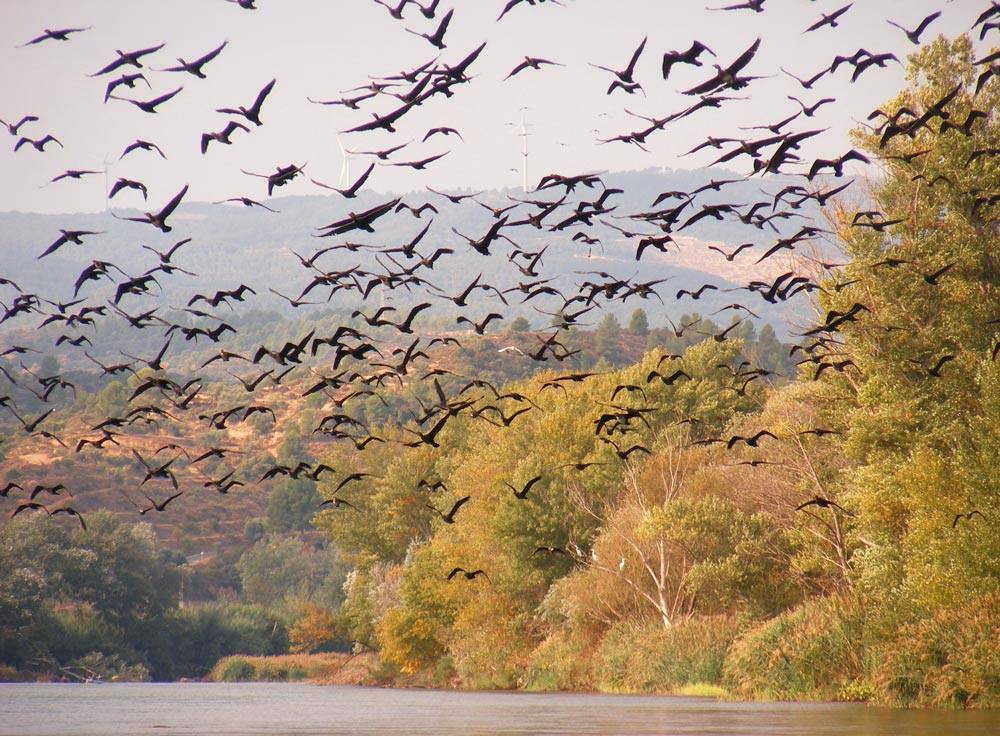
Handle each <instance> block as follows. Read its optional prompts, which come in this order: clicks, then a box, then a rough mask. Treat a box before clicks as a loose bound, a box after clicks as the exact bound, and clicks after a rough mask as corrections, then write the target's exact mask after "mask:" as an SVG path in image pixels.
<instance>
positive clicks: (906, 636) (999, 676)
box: [873, 593, 1000, 708]
mask: <svg viewBox="0 0 1000 736" xmlns="http://www.w3.org/2000/svg"><path fill="white" fill-rule="evenodd" d="M878 653H879V656H878V657H877V658H876V660H877V661H878V663H879V665H878V667H877V668H876V670H875V672H874V675H873V680H874V684H875V686H876V690H877V697H878V699H879V700H880V701H881V702H882V703H884V704H886V705H893V706H897V707H898V706H903V707H914V706H916V707H922V708H927V707H931V708H956V707H957V708H962V707H971V708H996V707H1000V593H993V594H991V595H988V596H984V597H982V598H979V599H978V600H973V601H970V602H967V603H966V604H964V605H963V606H962V607H961V608H951V609H947V610H943V611H939V612H937V613H935V614H934V615H932V616H930V617H929V618H926V619H924V620H923V621H920V622H918V623H915V624H911V625H908V626H903V627H902V628H901V629H900V630H899V635H898V636H897V637H896V639H895V640H894V641H889V642H885V643H884V644H882V645H880V646H879V647H878Z"/></svg>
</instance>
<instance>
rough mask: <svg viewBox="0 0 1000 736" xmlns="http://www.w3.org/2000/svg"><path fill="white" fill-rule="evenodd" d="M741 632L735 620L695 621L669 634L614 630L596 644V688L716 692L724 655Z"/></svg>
mask: <svg viewBox="0 0 1000 736" xmlns="http://www.w3.org/2000/svg"><path fill="white" fill-rule="evenodd" d="M743 626H744V625H743V623H741V621H740V619H738V618H737V617H735V616H712V617H705V618H695V619H690V620H688V621H681V622H679V623H677V624H675V625H674V626H672V627H670V628H669V629H665V628H663V626H661V625H660V624H659V623H651V624H647V625H645V626H641V627H638V626H634V625H628V624H619V625H617V626H615V627H614V628H612V629H611V631H609V632H608V634H607V636H605V638H604V641H603V642H602V643H601V646H600V650H599V652H598V654H597V665H596V670H597V672H596V679H597V684H598V685H599V687H600V688H601V689H602V690H608V691H612V692H640V693H652V692H657V693H681V692H682V691H684V690H685V688H688V692H690V691H691V690H690V689H691V688H692V686H695V685H699V686H702V688H704V686H708V685H715V686H719V685H721V684H722V680H723V664H724V662H725V660H726V653H727V651H728V650H729V647H730V644H731V643H732V642H733V640H734V639H735V638H736V636H737V635H738V634H739V633H740V631H741V629H742V628H743ZM700 692H705V690H704V689H702V690H701V691H700ZM712 694H716V695H717V694H718V691H717V690H715V691H712Z"/></svg>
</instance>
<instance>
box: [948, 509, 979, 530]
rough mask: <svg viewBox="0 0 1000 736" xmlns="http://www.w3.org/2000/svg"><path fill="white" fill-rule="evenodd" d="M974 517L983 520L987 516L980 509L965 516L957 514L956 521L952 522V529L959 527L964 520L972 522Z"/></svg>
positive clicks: (966, 513)
mask: <svg viewBox="0 0 1000 736" xmlns="http://www.w3.org/2000/svg"><path fill="white" fill-rule="evenodd" d="M973 516H979V517H980V518H983V519H985V518H986V515H985V514H983V512H982V511H980V510H979V509H972V511H967V512H965V513H964V514H955V520H954V521H952V522H951V528H952V529H954V528H955V527H957V526H958V522H960V521H961V520H962V519H965V520H966V521H972V517H973Z"/></svg>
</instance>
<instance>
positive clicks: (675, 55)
mask: <svg viewBox="0 0 1000 736" xmlns="http://www.w3.org/2000/svg"><path fill="white" fill-rule="evenodd" d="M704 52H708V53H709V54H711V55H712V56H715V52H714V51H712V49H710V48H709V47H708V46H706V45H705V44H703V43H702V42H701V41H694V42H693V43H692V44H691V48H689V49H688V50H687V51H668V52H667V53H665V54H664V55H663V78H664V79H667V78H668V77H669V76H670V72H671V70H672V69H673V68H674V64H690V65H691V66H701V62H700V61H699V60H698V57H699V56H701V55H702V53H704Z"/></svg>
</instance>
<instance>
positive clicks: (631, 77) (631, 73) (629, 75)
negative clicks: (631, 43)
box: [591, 38, 647, 94]
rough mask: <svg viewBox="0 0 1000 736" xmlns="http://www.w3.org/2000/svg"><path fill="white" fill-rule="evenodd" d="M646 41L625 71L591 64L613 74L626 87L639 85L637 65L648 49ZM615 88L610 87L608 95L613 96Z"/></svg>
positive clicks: (613, 86) (635, 52) (630, 60)
mask: <svg viewBox="0 0 1000 736" xmlns="http://www.w3.org/2000/svg"><path fill="white" fill-rule="evenodd" d="M646 40H647V39H646V38H643V39H642V43H640V44H639V47H638V48H637V49H636V50H635V51H633V52H632V58H631V59H629V62H628V65H627V66H626V67H625V68H624V69H621V70H618V69H611V68H610V67H606V66H600V65H598V64H591V66H592V67H594V68H595V69H601V70H602V71H606V72H611V73H612V74H614V75H615V77H616V79H617V81H618V82H620V83H621V84H622V85H626V86H632V85H637V82H636V81H635V65H636V63H637V62H638V61H639V57H640V56H642V52H643V50H644V49H645V48H646ZM615 86H616V85H615V84H614V83H612V85H611V86H610V87H608V94H611V93H612V92H613V91H614V88H615Z"/></svg>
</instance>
